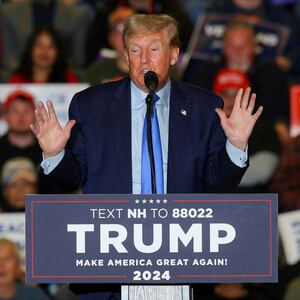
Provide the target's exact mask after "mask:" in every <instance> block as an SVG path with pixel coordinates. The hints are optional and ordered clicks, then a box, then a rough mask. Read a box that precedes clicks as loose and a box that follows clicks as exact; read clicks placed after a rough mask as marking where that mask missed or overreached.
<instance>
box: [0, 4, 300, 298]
mask: <svg viewBox="0 0 300 300" xmlns="http://www.w3.org/2000/svg"><path fill="white" fill-rule="evenodd" d="M135 13H166V14H169V15H171V16H173V17H174V18H175V19H176V20H177V21H178V24H179V32H180V38H181V52H182V60H180V62H179V63H178V65H177V66H175V67H174V69H173V77H174V78H175V79H180V80H183V81H186V82H189V83H191V84H194V85H198V86H201V87H203V88H205V89H209V90H212V91H214V92H215V93H217V94H219V95H220V96H222V98H223V100H224V109H225V112H226V114H230V113H231V110H232V107H233V101H234V97H235V94H236V93H237V91H238V89H239V88H245V87H247V86H250V87H251V88H252V90H253V91H254V92H255V93H256V94H257V106H259V105H263V106H264V112H263V115H262V117H261V118H260V120H259V122H258V124H257V126H256V128H255V130H254V132H253V135H252V137H251V140H250V143H249V157H250V161H251V163H250V166H249V168H248V170H247V172H246V174H245V176H244V178H243V180H242V182H241V183H240V185H239V186H238V187H237V188H236V189H235V190H234V191H230V192H233V193H234V192H239V193H268V192H272V193H273V192H274V193H279V212H289V211H294V210H297V209H300V136H291V134H290V117H291V113H293V112H292V111H291V109H290V89H291V87H292V86H294V85H297V84H300V1H296V0H294V1H293V0H286V1H284V0H282V1H275V0H274V1H272V0H2V1H0V83H6V84H21V83H37V84H38V83H44V84H45V83H65V84H72V83H80V82H82V83H88V84H90V85H95V84H99V83H104V82H107V81H112V80H118V79H121V78H123V77H124V76H127V75H128V73H129V70H128V66H127V63H126V60H125V57H124V54H123V41H122V32H123V28H124V23H125V22H126V20H127V19H128V17H130V16H131V15H133V14H135ZM216 13H218V14H225V15H230V18H231V21H230V22H229V24H228V25H227V26H226V28H225V30H224V32H223V33H222V38H221V46H220V47H221V53H220V55H219V56H218V58H217V59H216V58H215V57H214V59H209V58H206V59H203V58H201V59H198V60H197V62H193V61H192V60H191V63H190V64H189V65H188V66H187V67H185V68H182V65H181V61H184V57H187V56H188V55H190V53H189V51H191V49H192V45H193V40H192V37H193V32H194V34H195V30H194V29H195V28H196V27H197V26H199V24H200V23H199V20H203V18H205V17H206V16H207V15H209V14H216ZM259 22H270V23H272V24H276V25H278V26H279V27H280V26H282V27H284V28H287V29H288V32H289V34H288V35H287V36H286V37H285V38H286V40H285V43H284V47H283V48H282V49H280V50H278V52H277V53H276V55H273V56H269V57H267V56H262V55H260V52H259V51H258V41H257V35H256V32H255V26H254V24H257V23H259ZM0 98H2V97H0ZM36 100H37V99H34V97H33V96H32V95H31V94H29V93H28V92H26V91H24V90H22V89H19V88H16V89H15V90H14V91H13V92H12V93H10V94H9V95H8V96H7V97H6V98H5V99H4V101H3V103H2V104H1V115H2V117H3V118H4V120H5V121H6V123H7V132H6V133H5V134H4V135H2V136H1V137H0V183H1V189H0V215H1V212H2V213H11V212H24V210H25V202H24V195H25V194H35V193H46V194H47V193H48V194H49V193H56V194H57V193H62V192H63V191H62V190H61V189H60V188H59V187H57V186H55V185H54V184H53V183H51V182H49V180H47V178H45V177H44V176H43V175H42V174H41V173H40V172H39V165H40V162H41V160H42V153H41V150H40V148H39V145H38V143H37V141H36V139H35V137H34V136H33V134H32V133H31V131H30V129H29V125H30V124H31V123H33V122H34V118H35V115H34V107H35V101H36ZM298 110H299V112H300V107H298ZM280 255H282V256H283V254H282V253H281V254H280ZM193 288H194V299H195V300H197V299H207V300H208V299H209V300H211V299H245V300H246V299H247V300H251V299H253V300H254V299H255V300H259V299H265V300H268V299H269V300H272V299H274V300H296V299H300V262H299V263H297V264H295V265H292V266H289V265H287V264H286V263H285V262H284V259H280V270H279V283H277V284H238V283H235V284H215V285H206V284H199V285H194V287H193ZM0 299H76V297H75V295H72V294H71V292H70V291H69V290H68V288H67V287H66V286H65V285H60V286H56V288H54V289H53V287H51V286H49V285H41V286H39V287H29V286H27V285H25V284H24V269H23V268H22V265H21V261H20V258H19V254H18V251H17V248H16V245H15V244H14V243H13V242H11V241H9V240H7V239H5V238H2V237H1V236H0Z"/></svg>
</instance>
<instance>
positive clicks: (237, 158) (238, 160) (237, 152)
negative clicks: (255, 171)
mask: <svg viewBox="0 0 300 300" xmlns="http://www.w3.org/2000/svg"><path fill="white" fill-rule="evenodd" d="M226 151H227V154H228V156H229V158H230V160H231V161H232V162H233V163H234V164H235V165H236V166H238V167H240V168H245V167H246V165H247V160H248V145H247V147H246V149H245V151H243V150H241V149H238V148H236V147H235V146H233V145H232V144H231V143H230V142H229V141H228V140H227V141H226Z"/></svg>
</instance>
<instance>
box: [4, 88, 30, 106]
mask: <svg viewBox="0 0 300 300" xmlns="http://www.w3.org/2000/svg"><path fill="white" fill-rule="evenodd" d="M17 98H21V99H22V100H25V101H27V102H28V103H30V104H31V105H32V106H33V107H35V104H34V98H33V96H32V95H31V94H30V93H28V92H25V91H24V90H20V89H18V90H15V91H13V92H12V93H10V94H9V95H8V96H7V98H6V100H5V101H4V103H3V106H4V108H5V109H8V108H9V106H10V105H11V104H12V103H13V101H14V100H15V99H17Z"/></svg>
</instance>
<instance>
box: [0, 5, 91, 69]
mask: <svg viewBox="0 0 300 300" xmlns="http://www.w3.org/2000/svg"><path fill="white" fill-rule="evenodd" d="M1 17H2V24H3V26H2V27H0V31H2V35H3V65H4V69H5V70H6V71H10V72H11V71H12V70H14V69H15V68H16V67H17V65H18V64H19V59H20V56H21V53H22V52H23V51H24V48H25V45H26V41H27V40H28V38H29V36H31V35H32V33H33V32H34V31H35V30H37V29H39V28H41V27H45V26H52V27H54V28H55V29H56V30H57V31H58V32H59V33H60V34H61V35H62V36H63V39H64V42H65V43H64V44H65V46H66V49H68V51H69V52H68V53H67V55H68V57H70V63H71V65H72V66H73V67H74V68H80V67H83V66H84V64H85V62H84V59H85V49H84V45H85V36H86V30H87V27H88V24H89V23H90V20H91V19H90V17H89V15H88V14H87V13H86V11H85V10H84V9H83V8H81V7H79V6H77V5H75V4H68V3H64V1H63V0H25V1H14V2H10V3H4V4H2V5H1Z"/></svg>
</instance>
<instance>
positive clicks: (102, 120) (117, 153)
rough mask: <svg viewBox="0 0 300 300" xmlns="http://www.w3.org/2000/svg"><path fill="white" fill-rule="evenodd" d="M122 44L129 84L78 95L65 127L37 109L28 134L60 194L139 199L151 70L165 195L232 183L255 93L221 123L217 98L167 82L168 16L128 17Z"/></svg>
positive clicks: (172, 42) (175, 50) (239, 171)
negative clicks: (76, 192) (129, 195)
mask: <svg viewBox="0 0 300 300" xmlns="http://www.w3.org/2000/svg"><path fill="white" fill-rule="evenodd" d="M124 43H125V55H126V58H127V61H128V64H129V69H130V77H131V78H130V79H123V80H121V81H118V82H111V83H106V84H103V85H98V86H95V87H92V88H89V89H87V90H85V91H82V92H80V93H78V94H76V95H75V96H74V98H73V100H72V103H71V105H70V121H69V122H68V123H67V125H66V126H65V128H61V126H60V125H59V123H58V122H57V119H56V115H55V111H54V108H53V106H52V103H51V102H50V101H48V102H47V108H48V111H47V110H46V108H45V107H44V105H43V104H42V103H38V107H37V109H36V119H37V123H36V124H35V125H32V126H31V129H32V130H33V132H34V133H35V135H36V137H37V139H38V140H39V143H40V145H41V148H42V149H43V153H44V161H43V163H42V166H43V169H44V172H45V173H46V174H49V176H50V177H51V178H52V179H53V180H54V181H55V182H57V183H59V184H60V185H61V186H62V187H63V188H64V189H65V190H74V189H76V188H78V187H79V186H83V190H84V193H141V191H142V189H141V186H142V180H141V172H142V170H141V169H142V167H141V165H142V162H141V152H142V150H141V148H142V131H143V122H144V117H145V113H146V104H145V98H146V96H147V93H148V88H147V87H146V85H145V83H144V76H145V73H147V72H148V71H149V70H151V71H154V72H155V73H156V74H157V77H158V85H157V88H156V93H157V95H158V96H159V100H158V101H157V103H156V110H157V117H158V123H159V129H160V135H161V148H162V162H163V179H164V184H163V193H199V192H202V191H203V190H204V188H205V187H206V186H207V185H210V186H213V187H217V188H226V187H232V186H235V185H237V184H238V183H239V181H240V179H241V177H242V175H243V173H244V171H245V169H246V166H247V153H246V152H247V151H246V149H247V143H248V138H249V136H250V134H251V132H252V129H253V126H254V124H255V122H256V120H257V119H258V117H259V116H260V114H261V112H262V108H261V107H260V108H259V109H258V110H257V112H256V113H254V114H252V112H253V109H254V104H255V95H254V94H252V95H251V91H250V89H249V88H248V89H246V90H245V91H243V90H242V89H241V90H239V92H238V93H237V96H236V101H235V105H234V109H233V112H232V114H231V116H230V117H229V118H227V117H226V115H225V113H224V112H223V110H222V106H223V104H222V99H221V98H219V97H218V96H216V95H214V94H213V93H210V92H208V91H206V90H203V89H201V88H196V87H193V86H190V85H188V84H185V83H180V82H176V81H173V80H171V79H170V70H171V67H172V66H173V65H175V64H176V62H177V60H178V56H179V40H178V31H177V25H176V22H175V21H174V19H172V18H171V17H169V16H167V15H134V16H133V17H131V18H129V21H128V22H127V25H126V27H125V30H124ZM220 120H221V122H220ZM220 123H221V124H220ZM72 128H73V129H72ZM71 129H72V132H71ZM224 132H225V134H224ZM225 135H226V136H227V141H226V136H225ZM70 136H71V138H70ZM103 299H104V298H103Z"/></svg>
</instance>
